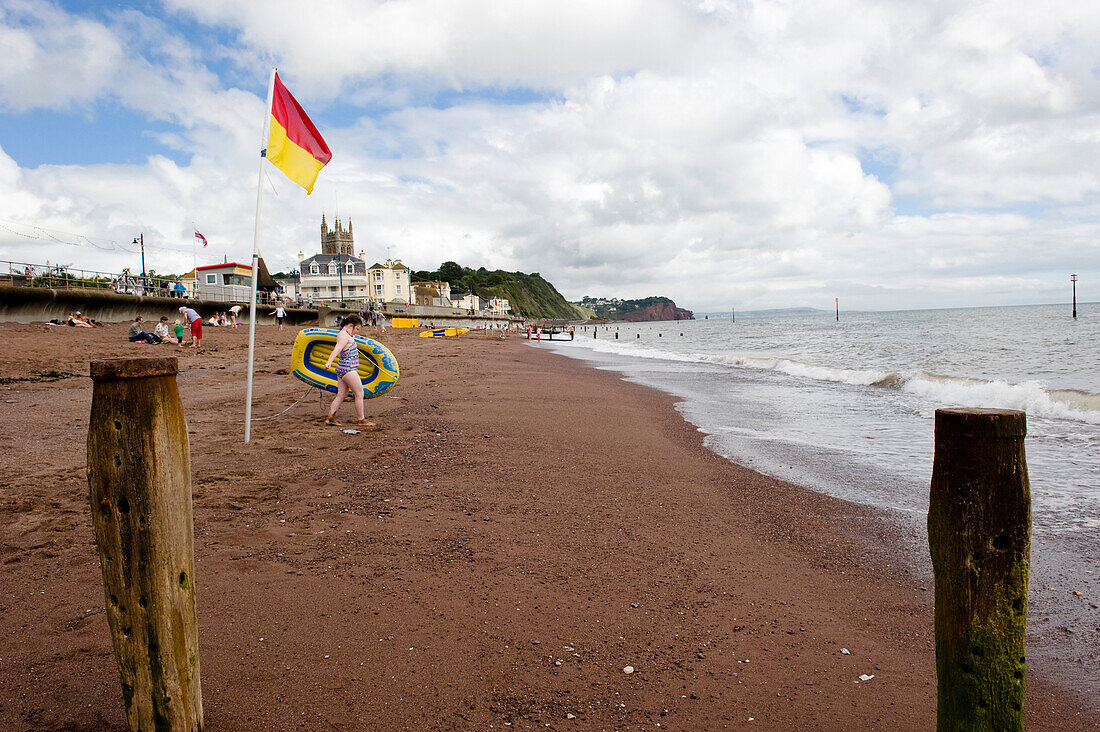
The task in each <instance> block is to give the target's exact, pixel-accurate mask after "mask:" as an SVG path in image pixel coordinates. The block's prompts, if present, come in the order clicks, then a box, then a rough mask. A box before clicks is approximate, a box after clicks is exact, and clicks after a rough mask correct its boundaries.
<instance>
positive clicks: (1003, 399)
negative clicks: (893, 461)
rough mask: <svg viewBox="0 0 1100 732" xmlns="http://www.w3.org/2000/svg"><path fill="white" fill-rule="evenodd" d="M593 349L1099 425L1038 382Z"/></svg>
mask: <svg viewBox="0 0 1100 732" xmlns="http://www.w3.org/2000/svg"><path fill="white" fill-rule="evenodd" d="M578 345H583V346H585V347H587V348H589V349H592V350H597V351H603V352H606V353H617V354H622V355H627V356H634V357H641V358H652V359H658V360H662V361H681V362H694V363H709V364H715V365H721V366H727V367H733V368H748V369H760V370H768V371H778V372H780V373H784V374H787V375H789V376H794V377H797V378H803V379H812V380H815V381H830V382H836V383H841V384H849V385H852V386H868V387H874V388H881V389H892V390H897V391H901V392H905V393H908V394H913V395H915V396H919V397H921V398H923V399H927V400H928V401H930V402H933V403H936V404H945V405H951V406H959V407H988V408H996V409H1021V410H1024V411H1026V412H1027V413H1028V414H1029V415H1033V416H1036V417H1049V418H1057V419H1070V420H1075V421H1080V422H1087V423H1090V424H1100V394H1095V393H1092V392H1087V391H1078V390H1074V389H1049V388H1047V387H1046V386H1045V385H1044V384H1042V383H1041V382H1038V381H1027V382H1023V383H1019V384H1014V383H1010V382H1008V381H1004V380H999V379H995V380H989V379H978V378H966V377H958V376H945V375H942V374H933V373H928V372H925V371H910V372H905V371H883V370H877V369H846V368H836V367H831V366H820V365H816V364H811V363H805V362H802V361H797V360H794V359H789V358H780V357H768V356H755V355H744V354H725V355H713V354H702V353H674V352H670V351H666V350H662V349H659V348H650V347H647V346H644V345H640V344H639V345H635V344H632V343H630V342H629V341H626V342H622V343H620V342H614V341H610V342H609V341H606V340H604V341H589V342H588V343H579V342H578Z"/></svg>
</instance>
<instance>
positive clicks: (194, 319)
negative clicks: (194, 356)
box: [180, 307, 202, 348]
mask: <svg viewBox="0 0 1100 732" xmlns="http://www.w3.org/2000/svg"><path fill="white" fill-rule="evenodd" d="M180 314H181V315H183V317H185V318H187V322H188V323H189V324H190V325H191V347H192V348H198V347H199V341H201V340H202V316H201V315H199V313H198V311H197V310H195V309H193V308H189V307H182V308H180Z"/></svg>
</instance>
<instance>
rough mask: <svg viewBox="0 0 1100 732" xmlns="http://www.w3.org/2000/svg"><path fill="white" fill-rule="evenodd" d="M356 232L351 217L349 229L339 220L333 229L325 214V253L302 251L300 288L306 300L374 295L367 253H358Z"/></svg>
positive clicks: (360, 299) (364, 298) (356, 298)
mask: <svg viewBox="0 0 1100 732" xmlns="http://www.w3.org/2000/svg"><path fill="white" fill-rule="evenodd" d="M354 250H355V235H354V233H353V232H352V225H351V219H348V228H347V229H345V228H344V227H343V225H342V224H341V223H340V219H336V223H335V225H334V227H333V228H332V229H329V228H328V222H327V221H326V220H325V216H324V214H321V253H320V254H315V255H313V256H312V257H309V258H305V255H304V254H303V253H302V252H298V278H299V284H298V291H299V294H300V295H301V297H302V300H303V301H308V302H320V301H323V300H341V299H342V300H343V301H349V300H351V301H357V302H366V301H369V300H371V299H376V298H373V297H372V294H371V288H370V283H369V281H368V277H367V263H366V261H365V260H364V259H363V254H364V252H359V256H358V257H356V256H355V255H354Z"/></svg>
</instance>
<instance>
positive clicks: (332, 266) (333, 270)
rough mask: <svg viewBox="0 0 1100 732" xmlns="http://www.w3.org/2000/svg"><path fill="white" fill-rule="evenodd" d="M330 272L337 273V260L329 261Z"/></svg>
mask: <svg viewBox="0 0 1100 732" xmlns="http://www.w3.org/2000/svg"><path fill="white" fill-rule="evenodd" d="M328 273H329V274H336V262H329V263H328Z"/></svg>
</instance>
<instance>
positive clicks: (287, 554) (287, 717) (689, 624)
mask: <svg viewBox="0 0 1100 732" xmlns="http://www.w3.org/2000/svg"><path fill="white" fill-rule="evenodd" d="M50 331H61V334H60V335H59V336H54V334H53V333H50ZM295 332H296V331H295V330H292V329H290V328H287V329H285V330H283V331H276V330H275V328H274V327H273V326H265V327H263V328H260V329H257V336H258V337H257V359H256V383H255V385H254V391H255V395H256V406H255V407H254V409H255V414H256V416H258V417H263V416H267V415H270V414H275V413H277V412H279V411H281V410H282V409H283V408H285V407H286V406H287V405H289V404H291V403H293V402H294V401H295V400H296V399H297V398H298V397H299V396H301V394H302V393H303V391H305V389H304V385H301V384H299V383H298V382H296V381H294V380H293V379H292V377H287V376H282V375H279V374H277V373H276V371H278V370H280V369H284V368H286V365H287V362H288V360H289V344H290V343H291V342H292V340H293V337H294V334H295ZM123 334H124V328H123V326H117V327H112V326H108V327H107V328H105V329H96V330H95V331H92V332H89V331H84V332H82V333H78V334H73V333H72V329H64V330H63V329H50V328H46V327H44V326H35V325H30V326H16V325H12V324H0V339H2V340H3V342H4V344H5V355H4V356H2V357H0V377H5V378H23V377H26V376H32V375H33V374H35V373H40V372H42V371H49V370H55V371H61V372H68V373H77V374H78V376H76V377H72V378H66V379H63V380H61V381H57V382H31V381H18V382H15V383H9V384H5V385H2V386H0V398H2V399H3V400H4V402H5V406H9V407H11V406H14V408H13V409H6V410H4V412H3V414H0V424H2V425H3V427H4V429H5V434H9V435H12V439H11V441H10V443H11V444H9V447H8V450H7V451H5V454H4V457H3V462H2V467H3V469H4V471H5V474H6V475H7V476H8V479H7V481H6V482H7V483H8V485H9V490H7V491H5V492H4V494H5V495H4V497H3V498H2V499H0V511H2V515H0V519H2V522H0V526H2V527H3V528H2V529H0V539H2V541H0V561H2V562H3V563H4V571H5V577H6V582H5V590H4V594H5V602H4V603H3V608H2V609H0V632H3V633H4V637H5V638H7V639H8V642H7V643H6V645H7V648H6V649H5V651H4V661H6V663H4V664H2V666H0V710H2V711H3V716H4V718H5V719H6V720H11V722H10V723H11V724H18V725H19V726H18V727H16V728H26V727H28V726H29V727H31V728H52V727H58V726H68V727H70V728H74V729H102V728H109V729H114V728H121V727H119V725H120V724H122V723H123V716H122V705H121V694H120V692H119V689H118V677H117V673H116V671H115V668H114V665H113V664H114V660H113V656H112V654H111V650H110V638H109V634H108V632H107V628H106V621H105V619H104V617H103V596H102V586H101V584H100V581H99V567H98V564H97V560H96V557H95V549H94V545H93V544H92V540H91V528H90V523H89V520H88V514H87V508H86V502H87V497H86V495H87V485H86V480H85V478H84V473H83V459H84V455H83V440H84V437H85V435H86V432H87V419H88V417H87V410H88V405H89V404H90V396H91V382H90V380H89V379H88V378H87V377H86V374H87V367H86V358H85V357H86V356H87V357H90V356H97V357H98V356H117V355H134V354H135V353H150V354H155V355H174V354H175V353H176V349H174V348H172V347H169V346H160V347H156V348H154V347H141V346H134V345H131V344H129V343H125V337H124V335H123ZM204 335H206V336H207V338H204V342H206V341H209V343H210V346H208V350H206V351H205V352H203V353H199V354H194V353H187V352H185V353H183V354H181V358H180V372H181V373H180V375H179V377H178V379H177V382H178V384H179V386H180V391H181V395H182V398H183V401H184V408H185V412H186V414H187V418H188V424H189V433H190V435H191V453H192V474H193V490H194V511H195V531H196V536H195V544H196V585H197V588H198V592H197V599H198V614H199V624H200V637H199V647H200V653H201V663H202V680H203V692H204V693H203V696H204V706H205V710H206V724H207V726H208V727H210V728H211V729H214V728H218V729H258V728H265V729H266V728H271V729H281V728H284V727H285V728H291V727H295V728H297V727H298V725H299V724H303V725H304V726H305V727H306V728H324V729H356V728H359V727H361V726H362V725H364V724H365V725H366V726H370V727H376V728H377V727H380V728H403V727H409V728H442V729H449V728H462V727H466V726H471V725H472V726H479V727H483V728H484V727H488V726H489V725H490V724H493V725H496V726H498V727H499V726H501V723H503V722H512V724H513V728H526V727H533V726H536V725H537V726H539V727H542V726H543V725H544V724H546V723H550V724H551V725H552V726H559V725H563V724H577V725H578V726H577V728H585V729H587V728H599V727H617V728H641V727H653V726H654V725H655V724H656V723H658V722H660V723H661V724H662V726H671V727H676V726H679V727H682V728H689V729H690V728H695V729H699V728H718V727H721V726H723V725H728V726H732V727H737V726H741V725H744V724H747V723H748V722H747V720H748V718H750V717H752V718H753V720H754V722H753V723H755V724H759V725H761V727H762V728H765V729H769V728H779V727H790V726H794V725H800V726H811V727H815V728H823V729H840V728H844V727H852V726H853V725H857V726H858V727H860V728H864V727H868V726H878V725H885V724H890V725H892V726H895V727H898V728H899V729H927V728H929V727H930V726H932V725H933V724H934V717H935V686H934V658H933V651H932V648H931V645H930V643H931V624H932V623H931V585H930V583H925V585H924V587H925V589H924V590H921V580H920V578H917V577H914V576H912V575H910V574H906V568H905V567H903V566H901V564H900V563H899V562H897V561H896V558H895V557H893V555H892V554H891V553H890V550H889V549H888V547H889V546H891V545H892V543H893V542H895V541H897V540H898V539H899V537H898V535H897V532H896V530H892V529H891V528H890V527H889V526H888V524H887V523H884V522H883V521H882V516H881V515H880V514H879V512H876V511H874V510H870V509H866V508H863V507H860V506H858V505H855V504H848V503H846V502H843V501H840V500H839V499H833V498H829V497H827V496H824V495H822V494H818V493H814V492H813V491H810V490H809V489H804V488H800V487H798V486H794V485H791V484H787V483H783V482H781V481H777V480H774V479H771V478H767V477H766V476H763V475H760V474H758V473H754V472H752V471H750V470H748V469H747V468H743V467H741V466H738V465H736V464H734V463H731V462H729V461H728V460H726V459H725V458H722V457H720V456H718V455H717V454H716V453H713V452H711V451H710V450H709V449H707V448H706V447H705V446H704V445H703V436H702V435H701V434H700V433H699V432H698V431H697V430H696V429H695V428H694V426H693V425H691V424H690V423H688V422H686V421H685V420H684V419H683V417H682V416H681V415H680V413H679V412H678V411H677V410H676V409H675V408H674V404H675V399H674V398H673V397H671V396H669V395H666V394H663V393H662V392H659V391H657V390H655V389H651V388H649V387H644V386H640V385H637V384H632V383H629V382H625V381H623V380H622V379H621V378H620V377H619V375H618V374H617V373H612V372H602V371H598V370H596V369H594V368H591V367H587V366H585V367H579V366H578V362H577V361H575V360H573V359H570V358H569V357H567V356H563V355H558V354H547V353H545V352H541V353H540V352H539V351H538V350H536V349H534V348H530V347H528V346H527V344H526V343H525V342H523V341H521V340H520V339H519V338H517V337H515V336H513V337H512V338H509V339H508V340H506V341H503V342H502V341H499V340H497V339H495V338H485V337H481V336H480V335H478V334H473V333H471V334H470V335H469V336H468V337H463V338H455V339H419V338H417V337H416V332H415V331H413V332H411V333H401V332H394V331H392V330H387V331H386V334H385V335H380V334H378V332H377V330H374V329H369V330H368V331H367V332H366V335H367V336H368V337H372V338H378V339H379V340H381V341H383V342H384V343H386V345H387V346H389V347H390V348H391V350H393V351H394V353H395V354H396V355H397V357H398V360H399V361H400V363H401V369H402V377H401V381H400V382H399V384H398V385H397V387H395V388H394V390H393V391H392V392H391V393H390V394H388V395H385V396H383V397H380V398H379V399H375V400H370V401H368V402H367V415H368V417H369V418H372V419H374V420H375V421H376V422H379V424H380V426H381V427H382V429H381V430H380V431H378V432H364V433H360V434H359V435H354V436H352V435H344V434H343V433H340V432H339V431H338V430H333V429H332V428H325V427H323V426H322V425H321V424H320V419H319V410H318V405H317V402H316V400H315V399H309V398H307V399H306V400H305V401H304V403H303V404H301V405H300V406H298V407H297V408H295V409H294V410H292V411H291V412H290V413H289V414H287V415H285V416H284V417H282V418H280V419H278V420H274V421H271V422H266V423H259V424H258V425H256V426H255V427H254V431H253V444H252V445H251V446H248V447H245V446H244V445H242V444H241V436H240V434H239V433H241V432H242V431H243V426H242V425H241V424H240V422H241V413H242V412H243V391H244V385H243V382H244V365H243V363H242V362H243V360H244V353H245V351H246V350H247V334H246V330H245V329H243V328H242V329H239V330H238V331H221V329H209V331H204ZM120 341H121V342H120ZM13 344H15V345H13ZM58 346H62V347H68V348H71V349H72V352H73V353H74V354H75V353H76V352H79V353H80V354H81V356H80V358H79V359H74V358H73V356H72V355H71V354H70V353H59V352H58V350H59V349H58ZM73 361H76V363H75V364H74V363H72V362H73ZM11 401H14V402H15V404H14V405H11V404H8V402H11ZM325 403H327V399H326V400H325ZM349 410H350V405H345V406H343V407H342V412H341V413H342V414H343V415H344V416H345V417H346V416H347V414H349V413H350V412H349ZM261 639H262V640H261ZM842 647H844V648H847V649H849V650H850V654H841V653H840V648H842ZM746 661H748V663H746ZM558 662H560V664H559V663H558ZM627 665H630V666H633V667H634V668H635V672H634V673H633V674H625V673H623V671H622V669H623V668H624V667H625V666H627ZM861 673H866V674H874V675H875V678H874V679H873V680H870V681H868V682H864V683H855V682H856V681H857V680H858V676H859V674H861ZM426 689H427V690H430V693H424V692H425V690H426ZM89 702H91V704H89ZM619 705H623V706H619ZM570 714H572V715H573V719H572V720H570V719H569V717H568V715H570ZM1027 715H1028V717H1027V722H1028V728H1029V729H1070V730H1072V729H1090V728H1094V726H1095V724H1096V723H1097V720H1096V718H1095V717H1094V716H1089V715H1088V714H1087V713H1086V712H1085V711H1083V709H1082V708H1081V705H1080V704H1079V703H1077V702H1076V701H1075V700H1074V699H1073V698H1072V696H1071V695H1070V694H1068V693H1065V692H1060V691H1058V690H1055V689H1054V688H1053V687H1052V686H1051V685H1050V684H1048V683H1046V682H1045V681H1044V679H1042V678H1040V677H1037V676H1036V675H1033V674H1029V678H1028V701H1027ZM16 720H19V721H18V722H16ZM5 723H8V722H5Z"/></svg>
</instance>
